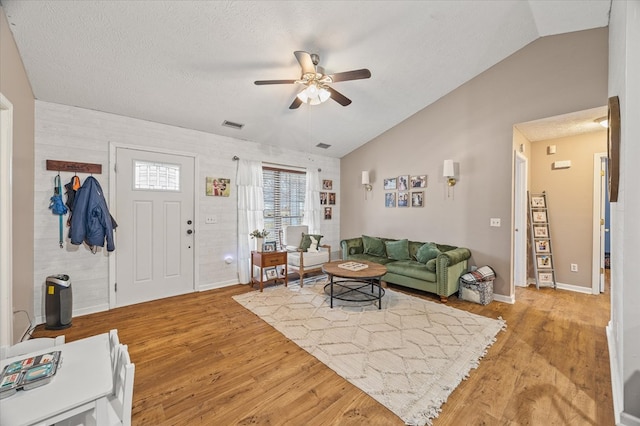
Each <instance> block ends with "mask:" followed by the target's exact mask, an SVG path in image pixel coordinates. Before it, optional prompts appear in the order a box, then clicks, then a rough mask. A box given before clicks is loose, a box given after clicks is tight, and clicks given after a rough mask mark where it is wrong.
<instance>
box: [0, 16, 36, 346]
mask: <svg viewBox="0 0 640 426" xmlns="http://www.w3.org/2000/svg"><path fill="white" fill-rule="evenodd" d="M0 92H2V94H3V95H4V96H5V97H6V98H7V99H8V100H9V102H11V104H12V105H13V158H12V169H13V177H12V197H13V199H12V216H13V251H12V256H13V289H12V291H13V310H14V312H15V311H21V312H18V313H17V314H15V315H14V318H13V339H14V342H16V341H18V339H20V337H22V335H23V334H24V332H25V331H26V330H27V329H28V328H29V326H30V324H29V321H28V318H27V313H28V315H29V316H30V317H31V319H33V291H32V283H33V156H34V135H33V133H34V125H33V124H34V98H33V91H32V90H31V84H30V83H29V79H28V77H27V73H26V71H25V69H24V66H23V64H22V59H21V58H20V54H19V53H18V49H17V47H16V45H15V42H14V40H13V35H12V34H11V31H10V30H9V23H8V22H7V18H6V16H5V13H4V9H3V8H2V7H0Z"/></svg>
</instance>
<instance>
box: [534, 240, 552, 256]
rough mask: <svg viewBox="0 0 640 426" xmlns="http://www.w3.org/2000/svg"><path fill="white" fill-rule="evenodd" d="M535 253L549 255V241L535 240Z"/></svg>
mask: <svg viewBox="0 0 640 426" xmlns="http://www.w3.org/2000/svg"><path fill="white" fill-rule="evenodd" d="M536 253H549V240H536Z"/></svg>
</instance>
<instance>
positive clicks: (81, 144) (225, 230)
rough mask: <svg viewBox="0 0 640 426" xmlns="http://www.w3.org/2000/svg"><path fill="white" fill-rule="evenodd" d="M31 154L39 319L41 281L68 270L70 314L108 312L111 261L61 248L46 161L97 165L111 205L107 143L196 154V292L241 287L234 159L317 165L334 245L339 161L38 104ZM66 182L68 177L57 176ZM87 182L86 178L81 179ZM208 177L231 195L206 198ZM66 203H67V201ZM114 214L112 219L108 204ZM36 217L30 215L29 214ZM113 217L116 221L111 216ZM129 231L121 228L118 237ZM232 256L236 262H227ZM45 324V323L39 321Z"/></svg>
mask: <svg viewBox="0 0 640 426" xmlns="http://www.w3.org/2000/svg"><path fill="white" fill-rule="evenodd" d="M36 112H37V115H36V130H37V132H36V153H35V176H36V181H35V186H34V188H35V224H34V223H32V224H31V226H32V227H35V260H36V262H35V263H36V265H35V274H34V277H33V281H32V283H31V287H32V288H33V293H34V300H35V302H34V303H35V312H36V315H38V316H40V318H41V316H42V315H43V314H44V296H43V291H44V288H45V287H44V284H45V281H46V277H47V276H49V275H52V274H59V273H65V274H68V275H69V276H70V277H71V282H72V285H73V286H74V287H73V314H74V316H75V315H81V314H87V313H91V312H97V311H101V310H106V309H108V307H109V256H113V255H115V253H113V254H107V253H106V252H105V251H104V250H99V251H98V253H97V254H95V255H94V254H93V253H91V251H90V250H89V249H88V248H87V247H86V246H85V245H81V246H74V245H72V244H70V243H69V239H68V238H66V234H67V231H65V245H64V249H62V250H61V249H59V248H58V220H57V216H54V215H52V214H51V212H50V210H49V209H48V206H49V198H50V197H51V195H52V191H53V179H54V177H55V175H56V172H53V171H47V170H46V160H48V159H49V160H66V161H78V162H89V163H98V164H101V165H102V170H103V172H102V174H101V175H95V176H94V177H95V178H96V179H97V180H98V181H99V182H100V185H101V186H102V189H103V191H104V192H105V198H106V199H107V201H109V200H110V192H109V186H110V185H109V183H110V181H111V180H112V179H115V175H114V174H113V173H111V172H110V167H109V149H110V143H113V144H119V145H130V146H134V147H139V148H142V149H149V150H156V149H157V150H160V151H169V152H171V151H173V152H177V153H181V154H185V155H193V156H194V157H195V158H196V163H197V164H198V170H199V171H197V172H196V173H197V175H196V181H195V184H196V198H197V200H198V203H199V211H198V212H196V217H195V221H194V222H195V225H194V231H195V235H196V238H197V240H196V241H197V246H196V251H195V255H196V258H195V268H196V274H195V277H196V284H195V285H196V290H207V289H211V288H216V287H223V286H225V285H232V284H237V283H238V274H237V252H238V250H237V229H238V228H237V208H236V206H237V190H236V183H237V181H236V170H237V165H238V162H237V161H233V160H232V158H233V156H236V155H237V156H238V157H240V158H243V159H247V160H258V161H264V162H272V163H277V164H285V165H291V166H296V167H303V168H304V167H311V168H315V169H317V168H320V169H322V171H321V172H320V178H321V179H329V180H332V181H333V185H334V186H333V188H334V190H333V191H332V192H335V193H336V199H337V201H336V205H335V206H333V207H334V209H333V210H334V214H333V216H332V219H331V220H322V223H321V229H320V231H321V233H322V234H323V235H324V238H323V240H322V241H323V242H325V241H326V243H327V244H330V245H331V246H332V247H338V245H339V244H338V243H339V240H338V238H339V229H340V225H339V224H340V205H341V200H342V197H341V194H340V190H339V188H340V160H339V159H336V158H331V157H324V156H319V155H314V154H310V153H305V152H300V151H293V150H287V149H281V148H276V147H272V146H267V145H261V144H258V143H255V142H249V141H243V140H239V139H234V138H229V137H224V136H219V135H213V134H210V133H204V132H199V131H195V130H189V129H184V128H180V127H174V126H168V125H165V124H160V123H151V122H148V121H144V120H138V119H134V118H129V117H123V116H119V115H114V114H108V113H104V112H99V111H92V110H87V109H83V108H77V107H72V106H65V105H59V104H53V103H49V102H42V101H37V102H36ZM61 176H62V182H63V183H67V182H69V180H70V179H71V177H72V176H73V173H61ZM79 176H80V178H81V179H82V180H83V181H84V178H85V177H86V175H85V174H79ZM206 177H223V178H230V179H231V188H232V189H231V192H230V196H229V197H211V196H206V195H205V181H206ZM65 199H66V198H65ZM109 207H110V208H111V212H112V214H114V215H115V212H114V209H113V206H112V205H110V206H109ZM31 214H33V211H32V212H31ZM209 215H213V216H215V217H216V218H217V223H215V224H206V223H205V218H206V216H209ZM115 219H116V221H117V220H118V218H117V216H116V217H115ZM122 232H130V231H128V230H126V229H123V228H122V227H121V226H120V227H118V229H117V230H116V233H115V240H116V251H117V250H118V234H120V233H122ZM228 255H231V256H232V257H233V259H234V261H233V262H232V263H231V264H226V263H225V257H226V256H228ZM39 322H42V319H40V320H39Z"/></svg>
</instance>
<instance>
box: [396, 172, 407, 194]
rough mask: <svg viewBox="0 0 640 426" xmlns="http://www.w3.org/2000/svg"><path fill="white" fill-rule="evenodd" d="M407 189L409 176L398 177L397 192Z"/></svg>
mask: <svg viewBox="0 0 640 426" xmlns="http://www.w3.org/2000/svg"><path fill="white" fill-rule="evenodd" d="M407 189H409V175H402V176H398V191H406V190H407Z"/></svg>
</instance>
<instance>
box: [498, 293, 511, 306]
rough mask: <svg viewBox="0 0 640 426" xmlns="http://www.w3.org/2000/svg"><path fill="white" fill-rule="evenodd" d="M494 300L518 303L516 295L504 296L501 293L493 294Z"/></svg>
mask: <svg viewBox="0 0 640 426" xmlns="http://www.w3.org/2000/svg"><path fill="white" fill-rule="evenodd" d="M493 300H495V301H496V302H502V303H509V304H510V305H513V304H514V303H516V298H515V296H503V295H501V294H495V293H494V295H493Z"/></svg>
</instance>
